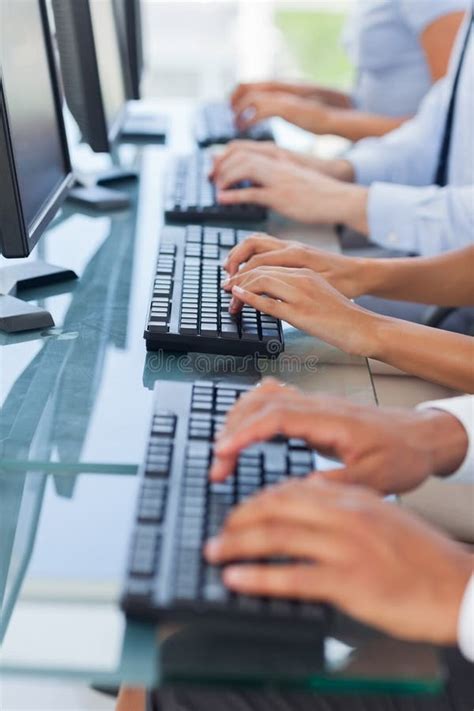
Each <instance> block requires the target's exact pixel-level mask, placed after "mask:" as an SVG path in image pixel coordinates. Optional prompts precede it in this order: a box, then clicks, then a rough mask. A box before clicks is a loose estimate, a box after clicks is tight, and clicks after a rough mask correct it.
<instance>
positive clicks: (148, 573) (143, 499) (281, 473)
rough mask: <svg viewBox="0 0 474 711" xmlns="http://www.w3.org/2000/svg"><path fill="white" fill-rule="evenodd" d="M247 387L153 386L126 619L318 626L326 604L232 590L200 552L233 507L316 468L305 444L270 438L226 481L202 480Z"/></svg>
mask: <svg viewBox="0 0 474 711" xmlns="http://www.w3.org/2000/svg"><path fill="white" fill-rule="evenodd" d="M248 389H249V387H248V386H242V385H239V384H232V383H231V382H227V381H222V382H218V383H213V382H207V381H197V382H195V383H190V382H171V381H165V380H162V381H158V382H157V383H156V386H155V401H154V410H153V417H152V424H151V431H150V436H149V440H148V445H147V447H148V448H147V454H146V458H145V462H144V464H143V467H142V470H141V483H140V489H139V494H138V506H137V511H136V518H135V524H134V531H133V534H132V542H131V552H130V557H129V565H128V572H127V576H126V583H125V589H124V593H123V596H122V607H123V609H124V610H125V612H126V613H127V614H128V615H130V616H132V617H137V618H142V619H147V620H154V621H175V622H184V621H191V620H193V619H199V620H203V619H208V620H209V621H210V620H212V619H215V620H218V619H231V620H237V621H244V620H249V619H250V620H252V619H253V620H257V619H259V620H261V619H262V618H264V619H266V620H269V621H272V623H273V624H275V623H278V624H279V623H281V624H284V623H285V622H286V623H289V624H290V625H291V626H292V627H294V626H295V625H298V624H302V625H303V626H304V625H308V623H309V622H322V621H324V620H325V619H326V616H327V612H328V610H327V608H326V607H325V606H324V605H317V604H309V603H300V602H296V601H295V600H289V599H283V600H281V599H280V600H270V599H264V598H259V597H248V596H244V595H237V594H234V593H231V592H230V591H229V590H228V589H227V588H225V587H224V585H223V583H222V581H221V571H220V569H219V568H218V567H216V566H212V565H209V564H208V563H207V562H206V560H205V558H204V557H203V555H202V547H203V543H204V541H205V540H207V539H208V538H209V537H211V536H214V535H216V534H217V533H218V531H219V530H220V529H221V527H222V524H223V523H224V521H225V519H226V517H227V515H228V513H229V511H230V510H231V509H232V508H233V507H234V506H235V504H237V503H239V502H242V501H244V500H245V499H247V498H248V497H249V496H252V494H254V493H255V492H257V491H259V490H260V489H262V488H263V487H265V486H268V485H272V484H277V483H278V482H282V481H285V480H287V479H288V478H289V477H304V476H306V475H307V474H308V473H309V472H311V471H313V470H314V469H315V453H314V452H313V451H312V450H310V449H308V447H307V446H306V444H305V442H303V441H302V440H299V439H290V440H283V439H281V438H278V439H277V440H273V441H271V442H266V443H262V444H259V445H255V446H252V447H251V448H248V449H247V450H245V451H244V452H242V454H241V455H240V457H239V460H238V463H237V466H236V469H235V472H234V474H233V475H232V476H231V477H229V478H228V479H227V480H226V481H224V482H222V483H211V482H210V480H209V477H208V471H209V466H210V463H211V460H212V456H213V455H212V448H213V440H214V436H215V434H216V432H217V431H218V430H219V428H220V427H221V426H222V424H223V422H224V421H225V417H226V415H227V413H228V411H229V409H230V408H231V407H232V406H233V405H234V403H235V402H236V401H237V399H238V398H239V397H240V395H241V394H242V393H244V392H247V390H248ZM279 560H280V561H283V559H279ZM271 562H273V563H275V560H272V561H271ZM286 562H288V561H286Z"/></svg>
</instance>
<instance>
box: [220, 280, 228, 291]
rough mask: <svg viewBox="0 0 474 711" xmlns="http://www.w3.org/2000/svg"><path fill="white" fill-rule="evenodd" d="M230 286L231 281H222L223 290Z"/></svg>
mask: <svg viewBox="0 0 474 711" xmlns="http://www.w3.org/2000/svg"><path fill="white" fill-rule="evenodd" d="M229 284H230V279H223V280H222V281H221V288H222V289H225V288H226V286H229Z"/></svg>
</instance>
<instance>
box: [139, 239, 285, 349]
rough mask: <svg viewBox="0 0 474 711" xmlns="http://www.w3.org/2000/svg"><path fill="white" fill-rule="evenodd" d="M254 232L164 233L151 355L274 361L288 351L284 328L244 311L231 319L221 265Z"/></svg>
mask: <svg viewBox="0 0 474 711" xmlns="http://www.w3.org/2000/svg"><path fill="white" fill-rule="evenodd" d="M249 234H251V232H245V231H241V230H234V229H231V228H224V227H208V226H207V227H202V226H201V225H189V226H187V227H165V229H164V230H163V233H162V236H161V240H160V246H159V254H158V262H157V266H156V274H155V279H154V282H153V292H152V298H151V304H150V310H149V312H148V318H147V325H146V329H145V334H144V335H145V339H146V344H147V349H148V350H155V351H156V350H160V349H164V350H174V351H198V352H201V353H222V354H224V355H253V354H259V355H261V356H268V357H274V356H277V355H278V354H279V353H280V352H281V351H282V350H283V348H284V343H283V332H282V327H281V323H280V321H279V320H278V319H275V318H273V316H267V315H265V314H262V313H260V312H259V311H256V310H255V309H253V308H251V307H249V306H245V307H244V308H243V310H242V313H241V314H239V315H238V316H237V317H234V316H231V315H230V314H229V305H230V299H231V295H230V294H229V293H227V292H225V291H224V290H223V289H222V287H221V283H222V281H223V280H224V279H225V277H226V276H227V273H226V272H225V271H224V269H223V267H222V263H223V261H224V259H225V258H226V256H227V255H228V253H229V252H230V250H231V249H232V247H234V246H235V245H236V244H237V243H238V242H241V241H242V240H244V239H245V238H246V237H247V236H248V235H249Z"/></svg>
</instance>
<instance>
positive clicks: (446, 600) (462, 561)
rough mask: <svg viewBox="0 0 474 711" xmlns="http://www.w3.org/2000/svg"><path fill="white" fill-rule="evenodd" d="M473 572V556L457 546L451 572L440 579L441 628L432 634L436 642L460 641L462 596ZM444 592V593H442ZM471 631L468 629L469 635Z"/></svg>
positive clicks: (452, 643)
mask: <svg viewBox="0 0 474 711" xmlns="http://www.w3.org/2000/svg"><path fill="white" fill-rule="evenodd" d="M473 573H474V557H473V556H472V554H471V553H469V552H468V551H467V550H465V549H463V547H462V546H459V549H458V550H457V551H456V554H455V556H453V561H452V574H451V575H450V576H449V578H448V579H446V580H444V581H440V587H441V588H445V590H441V591H440V592H441V595H440V602H441V605H440V616H439V618H438V619H439V621H440V622H441V620H442V622H441V624H442V629H440V630H439V632H438V634H435V635H434V639H433V641H434V642H435V643H436V644H443V645H453V646H454V645H456V644H459V642H460V632H461V631H462V630H461V625H462V624H463V622H464V620H462V619H461V615H462V613H463V601H464V596H465V595H466V592H467V590H468V586H469V582H470V580H471V577H472V575H473ZM443 593H444V594H443ZM471 634H472V631H468V635H471Z"/></svg>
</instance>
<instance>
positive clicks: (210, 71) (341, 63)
mask: <svg viewBox="0 0 474 711" xmlns="http://www.w3.org/2000/svg"><path fill="white" fill-rule="evenodd" d="M352 4H353V0H286V2H285V1H284V0H213V1H212V2H204V1H203V0H168V2H166V1H162V0H144V2H143V9H144V29H145V43H146V45H145V56H146V57H147V79H146V83H145V86H144V93H145V95H146V96H149V97H152V96H153V97H163V98H165V97H173V96H189V97H196V98H201V99H213V98H222V95H223V94H227V93H228V92H229V89H230V88H231V87H232V86H233V85H234V84H235V82H236V81H238V80H253V79H260V78H272V77H279V78H286V79H294V78H297V79H313V80H315V81H317V82H320V83H322V84H331V85H332V86H337V87H340V88H342V89H344V88H347V87H349V86H350V84H351V77H352V68H351V65H350V63H349V61H348V59H347V58H346V56H345V54H344V52H343V50H342V47H341V41H340V38H341V30H342V28H343V25H344V21H345V18H346V16H347V12H350V10H351V5H352Z"/></svg>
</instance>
